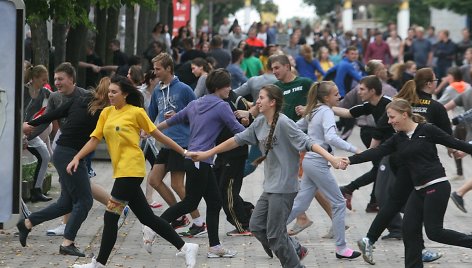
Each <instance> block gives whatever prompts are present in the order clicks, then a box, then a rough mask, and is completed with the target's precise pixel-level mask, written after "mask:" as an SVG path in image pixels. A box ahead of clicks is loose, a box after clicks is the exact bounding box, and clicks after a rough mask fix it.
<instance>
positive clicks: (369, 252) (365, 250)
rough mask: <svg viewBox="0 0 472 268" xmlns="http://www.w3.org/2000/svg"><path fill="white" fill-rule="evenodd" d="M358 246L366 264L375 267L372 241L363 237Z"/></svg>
mask: <svg viewBox="0 0 472 268" xmlns="http://www.w3.org/2000/svg"><path fill="white" fill-rule="evenodd" d="M357 246H358V247H359V249H360V251H361V253H362V258H363V259H364V261H365V262H367V263H369V264H372V265H374V264H375V261H374V247H373V245H372V244H371V243H370V239H369V238H367V237H363V238H361V239H359V240H358V241H357Z"/></svg>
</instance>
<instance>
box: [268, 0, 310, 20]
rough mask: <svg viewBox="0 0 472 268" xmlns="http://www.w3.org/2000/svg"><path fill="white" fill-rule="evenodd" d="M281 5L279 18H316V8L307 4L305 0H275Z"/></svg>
mask: <svg viewBox="0 0 472 268" xmlns="http://www.w3.org/2000/svg"><path fill="white" fill-rule="evenodd" d="M273 1H274V3H275V4H277V5H278V6H279V14H278V16H277V20H281V21H285V20H286V19H289V18H292V17H300V18H314V17H315V8H314V7H313V6H309V5H306V4H305V3H303V0H273Z"/></svg>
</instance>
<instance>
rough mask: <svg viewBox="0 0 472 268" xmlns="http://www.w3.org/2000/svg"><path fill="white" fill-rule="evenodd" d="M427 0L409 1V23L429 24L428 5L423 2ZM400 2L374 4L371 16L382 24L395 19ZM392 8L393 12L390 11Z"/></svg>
mask: <svg viewBox="0 0 472 268" xmlns="http://www.w3.org/2000/svg"><path fill="white" fill-rule="evenodd" d="M425 1H428V0H415V1H410V24H411V25H413V24H416V25H421V26H424V27H426V26H428V25H430V11H429V6H428V5H427V4H426V3H425ZM399 7H400V4H399V3H398V4H394V5H375V6H374V8H373V10H374V11H373V12H372V14H373V16H374V18H376V19H379V20H380V21H381V22H382V23H383V24H384V25H386V24H387V23H388V22H391V21H393V22H396V21H397V11H398V9H399ZM393 10H394V12H392V11H393Z"/></svg>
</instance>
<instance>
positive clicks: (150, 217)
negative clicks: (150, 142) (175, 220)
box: [67, 76, 198, 268]
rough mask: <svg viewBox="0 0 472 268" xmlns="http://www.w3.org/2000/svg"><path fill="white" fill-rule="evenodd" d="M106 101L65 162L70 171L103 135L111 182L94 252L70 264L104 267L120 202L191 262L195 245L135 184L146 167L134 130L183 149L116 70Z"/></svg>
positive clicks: (115, 234) (141, 178) (140, 95)
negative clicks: (82, 261) (158, 124)
mask: <svg viewBox="0 0 472 268" xmlns="http://www.w3.org/2000/svg"><path fill="white" fill-rule="evenodd" d="M108 98H109V99H110V103H111V106H109V107H107V108H105V109H103V111H102V113H101V114H100V118H99V119H98V122H97V126H96V127H95V130H94V131H93V132H92V134H90V137H91V138H90V140H89V141H88V142H87V144H85V146H84V147H83V148H82V149H81V150H80V152H78V153H77V155H75V157H74V158H73V159H72V161H71V162H70V163H69V165H68V166H67V172H69V173H72V172H75V171H76V169H77V166H78V163H79V160H80V159H82V158H84V157H85V156H86V155H88V154H89V153H91V152H92V151H94V150H95V149H96V148H97V145H98V144H99V143H100V141H101V139H102V138H103V137H104V138H105V140H106V143H107V146H108V151H109V153H110V158H111V162H112V166H113V178H115V182H114V184H113V189H112V191H111V198H110V200H109V201H108V204H107V209H106V211H105V215H104V217H103V221H104V227H103V234H102V241H101V244H100V252H99V254H98V257H97V258H96V259H95V258H94V259H92V262H91V263H89V264H84V265H77V264H76V265H74V267H87V268H88V267H92V268H95V267H104V265H105V264H106V263H107V260H108V257H109V256H110V253H111V250H112V249H113V246H114V245H115V242H116V237H117V232H118V226H117V223H118V219H119V218H120V215H121V213H122V211H123V209H124V207H125V206H126V205H128V206H129V207H130V208H131V210H132V211H133V212H134V214H135V215H136V217H137V218H138V219H139V221H140V222H141V223H142V224H144V225H146V226H148V227H149V228H151V229H152V230H153V231H154V232H156V233H157V234H159V235H160V236H162V237H163V238H164V239H166V240H167V241H169V242H170V243H171V244H172V245H174V246H175V247H176V248H177V249H179V250H180V252H179V253H177V255H178V256H182V257H185V262H186V265H187V267H194V266H195V262H196V255H197V251H198V245H197V244H193V243H185V242H184V241H183V240H182V238H180V237H179V235H178V234H177V233H176V232H175V230H174V229H173V228H172V227H171V226H170V225H169V224H168V223H167V222H166V221H164V220H163V219H161V218H160V217H158V216H156V215H154V213H153V212H152V210H151V208H150V207H149V206H148V204H147V201H146V197H145V196H144V193H143V191H142V190H141V186H140V185H141V182H142V181H143V179H144V175H145V173H146V170H145V160H144V155H143V152H142V151H141V149H140V147H139V140H140V131H141V130H144V131H145V132H147V133H149V134H150V135H151V136H153V137H154V138H155V139H156V140H158V141H160V142H162V143H164V144H165V145H167V146H168V147H170V148H171V149H173V150H174V151H176V152H180V153H181V154H184V155H185V154H186V150H184V149H183V148H182V147H180V146H179V145H178V144H177V143H175V142H174V141H173V140H171V139H170V138H169V137H167V136H165V135H164V134H162V132H160V131H159V130H158V129H157V128H156V126H155V125H154V124H153V123H152V121H151V120H150V119H149V117H148V116H147V114H146V112H145V111H144V109H143V108H142V106H143V97H142V94H141V93H140V92H139V91H138V90H137V89H136V88H135V87H134V86H133V85H132V84H131V82H130V81H129V80H128V79H127V78H125V77H122V76H115V77H113V78H112V80H111V84H110V87H109V91H108Z"/></svg>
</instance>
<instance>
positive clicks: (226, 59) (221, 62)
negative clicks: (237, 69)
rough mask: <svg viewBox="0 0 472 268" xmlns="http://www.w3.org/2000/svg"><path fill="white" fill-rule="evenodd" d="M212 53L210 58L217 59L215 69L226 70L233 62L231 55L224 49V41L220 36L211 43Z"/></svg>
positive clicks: (209, 53) (209, 54)
mask: <svg viewBox="0 0 472 268" xmlns="http://www.w3.org/2000/svg"><path fill="white" fill-rule="evenodd" d="M210 48H211V49H210V52H208V56H210V57H213V58H215V60H216V66H213V67H214V69H218V68H223V69H224V68H226V67H227V66H228V65H229V64H230V62H231V55H230V54H229V52H228V51H226V50H224V49H223V40H222V39H221V37H220V36H219V35H215V36H214V37H213V39H211V42H210Z"/></svg>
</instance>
